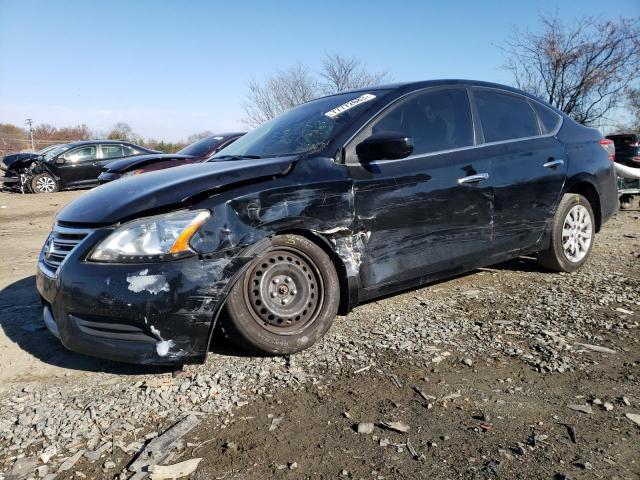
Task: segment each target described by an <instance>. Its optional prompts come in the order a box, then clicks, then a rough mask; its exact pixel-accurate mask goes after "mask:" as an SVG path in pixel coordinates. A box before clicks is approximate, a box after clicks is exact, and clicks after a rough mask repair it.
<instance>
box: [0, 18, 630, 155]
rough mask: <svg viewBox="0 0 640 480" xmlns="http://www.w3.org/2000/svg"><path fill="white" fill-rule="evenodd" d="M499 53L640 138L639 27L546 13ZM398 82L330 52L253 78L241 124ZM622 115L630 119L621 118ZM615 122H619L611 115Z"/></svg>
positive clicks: (159, 145) (583, 114) (123, 130)
mask: <svg viewBox="0 0 640 480" xmlns="http://www.w3.org/2000/svg"><path fill="white" fill-rule="evenodd" d="M499 48H500V49H501V50H502V51H503V53H504V55H505V63H504V66H503V68H504V69H505V70H506V71H508V72H510V73H511V76H512V83H513V85H514V86H516V87H517V88H520V89H521V90H524V91H526V92H529V93H531V94H533V95H536V96H538V97H540V98H542V99H543V100H545V101H547V102H548V103H550V104H551V105H553V106H555V107H557V108H558V109H560V110H562V111H563V112H565V113H566V114H567V115H569V116H570V117H572V118H574V119H575V120H576V121H577V122H579V123H581V124H583V125H587V126H594V127H599V128H606V129H607V130H609V131H620V132H623V131H627V132H628V131H631V132H640V21H639V20H638V19H637V18H632V19H628V18H620V19H618V20H608V19H604V20H603V19H597V18H594V17H580V18H576V19H574V20H572V21H570V22H566V21H564V20H563V19H561V18H559V17H558V16H557V14H556V15H555V16H551V15H541V16H540V17H539V25H538V28H537V29H535V30H533V31H531V30H525V31H521V30H517V29H516V30H513V32H512V33H511V35H510V36H509V37H508V38H507V39H506V40H505V41H504V42H503V43H502V44H501V45H499ZM391 80H392V77H391V75H390V73H389V72H387V71H384V70H382V71H371V70H370V69H369V68H368V66H367V65H366V64H365V63H364V62H363V61H362V60H360V59H358V58H356V57H349V56H345V55H341V54H338V53H330V54H326V55H325V56H324V58H323V59H322V61H321V66H320V69H319V70H313V69H312V68H310V67H308V66H306V65H304V64H302V63H297V64H295V65H293V66H291V67H290V68H288V69H285V70H281V71H277V72H275V73H273V74H272V75H271V76H268V77H266V78H265V79H263V80H262V81H258V80H255V79H254V80H251V81H250V82H249V84H248V92H247V95H246V98H245V100H244V101H243V103H242V107H243V109H244V112H245V115H244V118H243V119H242V121H243V122H244V123H245V124H246V125H247V126H249V127H256V126H258V125H261V124H263V123H264V122H266V121H268V120H270V119H272V118H274V117H276V116H278V115H280V114H281V113H282V112H284V111H286V110H288V109H290V108H292V107H295V106H296V105H299V104H301V103H304V102H308V101H309V100H313V99H314V98H317V97H320V96H322V95H327V94H332V93H338V92H343V91H346V90H351V89H357V88H362V87H366V86H372V85H378V84H381V83H386V82H389V81H391ZM620 112H626V115H624V114H623V115H622V116H620V115H619V114H620ZM612 116H613V117H612ZM33 134H34V135H33V136H34V140H35V143H36V149H41V148H44V147H46V146H48V145H51V144H55V143H62V142H69V141H74V140H89V139H96V138H108V139H118V140H125V141H131V142H134V143H137V144H140V145H143V146H147V147H149V148H152V149H155V150H160V151H163V152H175V151H177V150H179V149H180V148H182V147H184V146H185V145H187V144H189V143H192V142H194V141H196V140H198V139H200V138H203V137H205V136H207V135H211V132H210V131H203V132H200V133H196V134H194V135H191V136H190V137H188V138H187V139H186V141H182V142H165V141H162V140H156V139H143V138H142V137H141V136H140V135H138V134H136V133H135V132H134V131H133V129H132V128H131V126H130V125H128V124H127V123H124V122H119V123H117V124H116V125H114V126H113V128H112V129H111V130H110V131H108V132H95V131H92V130H90V129H89V128H88V127H87V126H86V125H84V124H82V125H77V126H72V127H61V128H57V127H53V126H51V125H47V124H42V125H38V126H36V127H35V129H34V131H33ZM28 148H30V139H29V132H28V131H26V130H25V129H24V128H21V127H18V126H16V125H11V124H0V150H2V151H5V152H7V151H18V150H23V149H28Z"/></svg>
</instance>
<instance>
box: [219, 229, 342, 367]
mask: <svg viewBox="0 0 640 480" xmlns="http://www.w3.org/2000/svg"><path fill="white" fill-rule="evenodd" d="M339 303H340V287H339V283H338V276H337V274H336V270H335V268H334V266H333V263H332V262H331V259H330V258H329V256H328V255H327V254H326V253H325V252H324V251H323V250H322V249H321V248H320V247H318V245H316V244H315V243H313V242H312V241H310V240H308V239H307V238H305V237H302V236H299V235H281V236H276V237H274V238H273V240H272V245H271V247H269V250H267V251H266V252H265V253H264V254H263V255H262V256H261V257H260V258H257V259H256V260H254V261H253V262H252V263H251V265H250V266H249V268H248V270H247V272H246V273H245V274H244V275H243V276H242V277H241V278H240V279H238V281H237V282H236V284H235V285H234V286H233V288H232V289H231V292H230V293H229V296H228V297H227V302H226V304H225V308H226V312H227V314H228V318H227V319H226V324H225V325H226V327H227V328H226V330H227V332H228V333H229V335H230V337H231V338H232V339H233V340H234V341H235V342H236V343H237V344H238V345H240V346H241V347H243V348H245V349H247V350H251V351H254V352H259V353H262V354H269V355H286V354H289V353H295V352H299V351H300V350H304V349H305V348H307V347H309V346H311V345H313V344H314V343H315V342H316V341H317V340H318V339H319V338H320V337H322V336H323V335H324V334H325V333H326V332H327V330H329V327H331V324H332V322H333V319H334V317H335V316H336V314H337V312H338V305H339Z"/></svg>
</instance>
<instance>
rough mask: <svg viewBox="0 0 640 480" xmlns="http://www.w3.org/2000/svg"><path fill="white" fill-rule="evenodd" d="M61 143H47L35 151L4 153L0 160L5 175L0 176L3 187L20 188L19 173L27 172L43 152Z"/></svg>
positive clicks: (0, 166) (0, 167)
mask: <svg viewBox="0 0 640 480" xmlns="http://www.w3.org/2000/svg"><path fill="white" fill-rule="evenodd" d="M60 146H62V144H56V145H49V146H48V147H45V148H43V149H42V150H38V151H37V152H20V153H13V154H11V155H5V156H4V157H3V158H2V162H0V170H2V171H3V172H5V176H3V177H2V178H0V182H2V187H3V189H8V190H21V187H22V182H21V176H20V173H21V172H22V173H23V175H24V173H26V172H28V167H29V166H30V165H31V164H32V163H33V162H34V161H35V160H38V158H40V157H42V156H43V155H44V154H45V153H47V152H49V151H51V150H54V149H56V148H58V147H60Z"/></svg>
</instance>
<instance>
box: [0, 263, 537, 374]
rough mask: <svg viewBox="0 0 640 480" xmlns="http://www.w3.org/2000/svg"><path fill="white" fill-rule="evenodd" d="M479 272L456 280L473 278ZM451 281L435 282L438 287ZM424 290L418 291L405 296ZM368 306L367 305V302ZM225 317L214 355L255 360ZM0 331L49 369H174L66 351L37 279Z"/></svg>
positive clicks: (523, 268) (507, 266)
mask: <svg viewBox="0 0 640 480" xmlns="http://www.w3.org/2000/svg"><path fill="white" fill-rule="evenodd" d="M491 269H494V270H511V271H514V272H544V271H546V270H545V269H544V268H543V267H541V266H539V265H538V263H537V262H536V259H535V258H532V257H519V258H516V259H514V260H510V261H508V262H504V263H501V264H498V265H494V266H492V267H491ZM476 272H478V270H475V271H472V272H469V273H466V274H462V275H459V276H457V277H453V278H460V277H466V276H473V274H474V273H476ZM449 280H451V278H449V279H446V280H442V281H439V282H434V283H433V284H429V285H426V286H427V287H428V286H430V285H437V284H439V283H442V282H446V281H449ZM420 288H425V286H420V287H416V288H413V289H410V290H407V291H405V292H404V293H407V292H411V291H414V290H418V289H420ZM390 296H393V295H387V296H385V297H382V298H377V299H374V300H372V301H381V300H384V299H385V298H388V297H390ZM365 303H368V302H365ZM224 322H225V317H224V313H223V314H222V315H221V318H220V322H218V325H217V326H216V329H215V331H214V334H213V338H212V341H211V345H210V351H211V352H212V353H215V354H218V355H224V356H232V357H246V356H255V355H256V354H254V353H252V352H247V351H246V350H244V349H242V348H240V347H238V346H237V345H236V344H235V343H234V342H233V341H231V340H230V339H229V338H228V337H227V336H226V335H225V333H224V330H223V328H221V325H223V324H224ZM0 328H2V330H3V331H4V334H5V335H6V337H7V338H8V339H10V340H11V341H13V342H15V343H16V344H17V345H18V346H19V347H20V348H21V349H22V350H24V351H25V352H26V353H27V354H29V355H32V356H33V357H35V358H37V359H38V360H40V361H42V362H44V363H47V364H49V365H53V366H57V367H61V368H66V369H71V370H80V371H87V372H106V373H114V374H124V375H142V374H156V373H163V372H167V371H171V370H173V369H174V368H172V367H155V366H148V365H129V364H125V363H119V362H114V361H109V360H103V359H98V358H92V357H88V356H85V355H81V354H77V353H74V352H71V351H69V350H67V349H66V348H64V347H63V346H62V344H61V343H60V341H59V340H58V339H57V338H55V337H54V336H53V335H51V333H49V331H48V330H47V329H46V327H45V326H44V323H43V321H42V310H41V305H40V300H39V297H38V294H37V291H36V285H35V276H33V275H32V276H30V277H27V278H24V279H22V280H18V281H16V282H14V283H12V284H11V285H8V286H7V287H5V288H4V289H2V290H1V291H0Z"/></svg>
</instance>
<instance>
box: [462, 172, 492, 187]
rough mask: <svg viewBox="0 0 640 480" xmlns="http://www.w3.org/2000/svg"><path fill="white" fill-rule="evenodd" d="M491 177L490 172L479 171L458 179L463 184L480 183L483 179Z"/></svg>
mask: <svg viewBox="0 0 640 480" xmlns="http://www.w3.org/2000/svg"><path fill="white" fill-rule="evenodd" d="M487 178H489V174H488V173H477V174H475V175H469V176H468V177H462V178H459V179H458V183H459V184H460V185H462V184H463V183H478V182H481V181H482V180H486V179H487Z"/></svg>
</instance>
